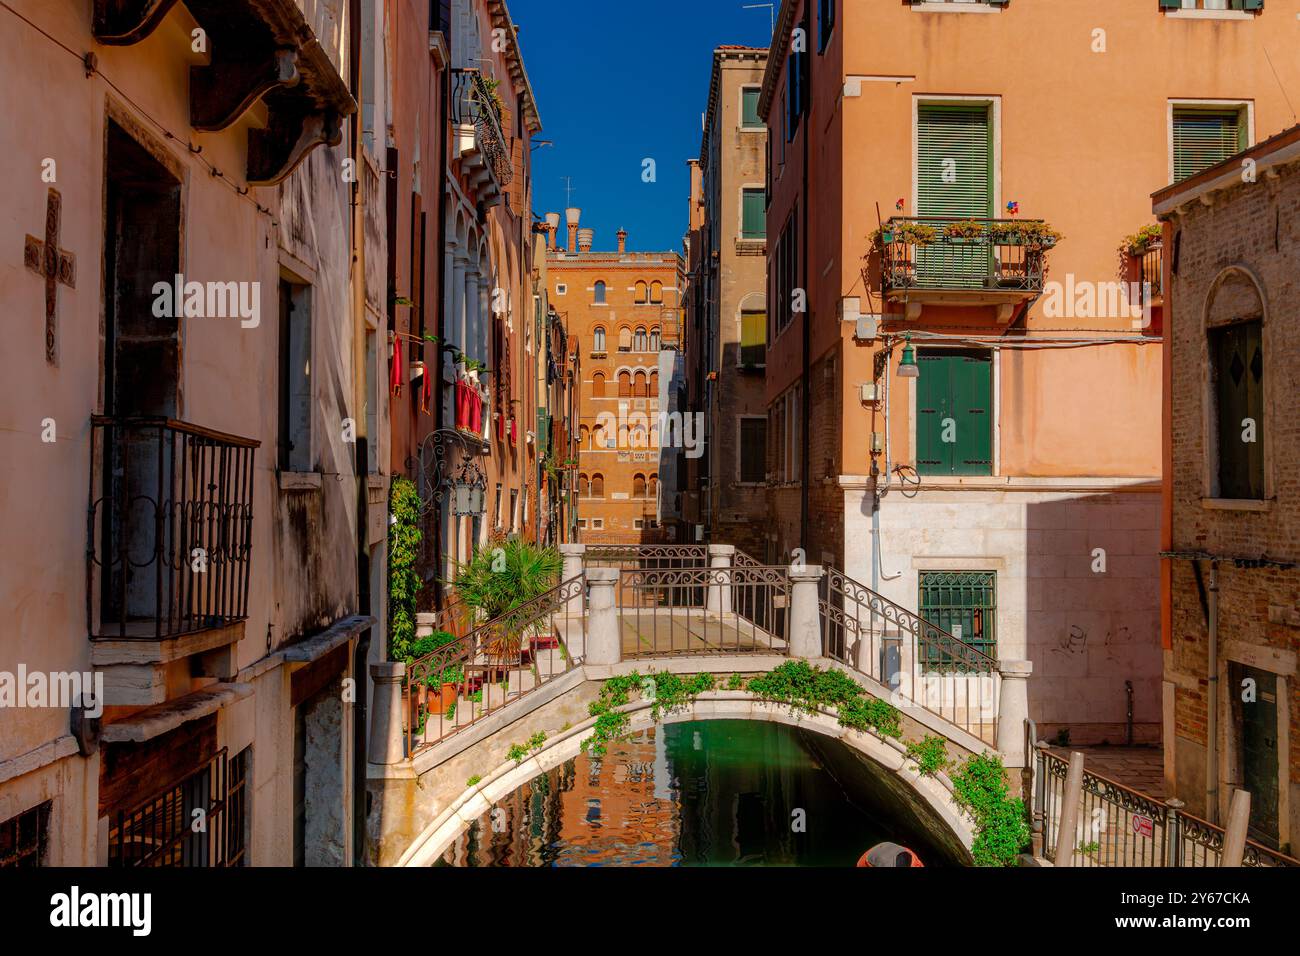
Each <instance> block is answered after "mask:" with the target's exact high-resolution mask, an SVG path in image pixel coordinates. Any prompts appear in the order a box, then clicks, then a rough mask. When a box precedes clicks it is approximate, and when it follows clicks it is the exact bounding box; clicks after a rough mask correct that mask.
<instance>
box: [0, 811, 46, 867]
mask: <svg viewBox="0 0 1300 956" xmlns="http://www.w3.org/2000/svg"><path fill="white" fill-rule="evenodd" d="M53 806H54V801H52V800H46V801H45V802H44V803H40V804H37V805H36V806H34V807H32V808H31V809H30V810H24V811H23V812H22V813H20V814H18V816H16V817H10V818H9V819H8V820H5V821H4V822H3V823H0V870H3V869H8V868H10V867H12V868H14V869H18V868H25V867H29V866H44V865H45V860H46V854H47V853H48V852H49V842H50V840H49V831H50V809H51V808H52V807H53Z"/></svg>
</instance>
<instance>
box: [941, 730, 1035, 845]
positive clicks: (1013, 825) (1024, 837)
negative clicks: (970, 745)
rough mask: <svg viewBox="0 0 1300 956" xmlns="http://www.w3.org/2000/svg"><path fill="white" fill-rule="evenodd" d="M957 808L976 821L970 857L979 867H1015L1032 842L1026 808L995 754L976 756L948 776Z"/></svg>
mask: <svg viewBox="0 0 1300 956" xmlns="http://www.w3.org/2000/svg"><path fill="white" fill-rule="evenodd" d="M949 777H950V779H951V780H952V795H953V799H955V800H956V801H957V806H959V807H961V808H962V809H964V810H966V811H967V812H969V813H970V815H971V817H972V818H973V819H974V820H975V841H974V843H973V844H972V845H971V856H972V857H974V859H975V865H976V866H1015V865H1016V858H1017V857H1018V856H1019V854H1020V851H1021V850H1023V849H1024V848H1025V846H1026V844H1028V843H1029V827H1028V826H1027V825H1026V823H1025V805H1024V803H1023V801H1021V800H1020V799H1019V798H1018V797H1012V796H1011V794H1010V791H1009V790H1008V787H1007V772H1006V769H1005V768H1004V767H1003V766H1002V758H1001V757H999V756H997V755H996V754H975V755H974V756H972V757H970V758H969V759H967V761H966V762H965V763H964V764H963V765H962V766H960V767H958V768H957V769H956V770H955V771H953V772H952V773H951V774H949Z"/></svg>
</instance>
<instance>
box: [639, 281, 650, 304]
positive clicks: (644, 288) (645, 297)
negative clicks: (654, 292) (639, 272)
mask: <svg viewBox="0 0 1300 956" xmlns="http://www.w3.org/2000/svg"><path fill="white" fill-rule="evenodd" d="M649 300H650V287H649V286H648V285H646V284H645V280H644V279H637V280H636V301H638V302H648V301H649Z"/></svg>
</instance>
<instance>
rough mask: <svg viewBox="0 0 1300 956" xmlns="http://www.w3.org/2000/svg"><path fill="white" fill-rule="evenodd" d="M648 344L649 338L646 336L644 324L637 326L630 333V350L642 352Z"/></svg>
mask: <svg viewBox="0 0 1300 956" xmlns="http://www.w3.org/2000/svg"><path fill="white" fill-rule="evenodd" d="M649 345H650V339H649V338H648V337H647V336H646V331H645V326H644V325H642V326H638V327H637V330H636V332H634V333H633V334H632V351H633V352H644V351H646V349H647V347H648V346H649Z"/></svg>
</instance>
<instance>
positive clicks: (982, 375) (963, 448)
mask: <svg viewBox="0 0 1300 956" xmlns="http://www.w3.org/2000/svg"><path fill="white" fill-rule="evenodd" d="M917 365H918V366H920V369H921V375H920V377H919V378H918V379H917V393H916V412H917V417H916V470H917V471H918V472H919V473H920V474H922V475H991V474H992V473H993V362H992V358H991V356H990V355H989V353H988V352H986V351H983V350H979V349H942V350H940V349H933V350H925V349H921V350H918V352H917ZM949 420H951V421H949ZM945 437H950V438H952V439H953V440H952V441H945V440H944V438H945Z"/></svg>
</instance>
